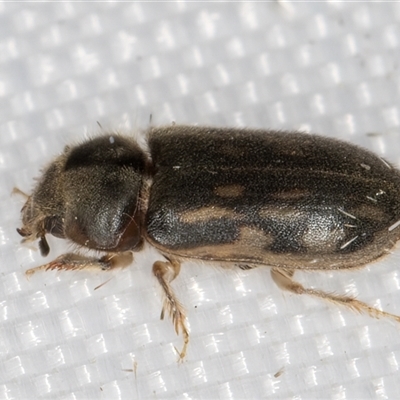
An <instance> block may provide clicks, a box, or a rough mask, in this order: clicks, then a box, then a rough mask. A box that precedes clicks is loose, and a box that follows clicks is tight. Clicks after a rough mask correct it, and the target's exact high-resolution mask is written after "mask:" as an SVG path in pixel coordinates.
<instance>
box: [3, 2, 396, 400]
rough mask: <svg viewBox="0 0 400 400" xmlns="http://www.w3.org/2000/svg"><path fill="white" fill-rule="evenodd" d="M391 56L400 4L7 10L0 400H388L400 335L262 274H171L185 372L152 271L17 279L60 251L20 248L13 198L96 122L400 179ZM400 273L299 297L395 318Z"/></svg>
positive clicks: (379, 273) (139, 264)
mask: <svg viewBox="0 0 400 400" xmlns="http://www.w3.org/2000/svg"><path fill="white" fill-rule="evenodd" d="M399 55H400V4H399V3H367V2H364V3H350V2H349V3H344V2H343V3H334V2H332V3H296V2H279V1H277V2H268V3H267V2H259V3H255V2H254V3H250V2H243V3H207V2H174V3H172V2H171V3H169V2H168V3H139V2H137V3H136V2H135V3H116V2H110V3H93V2H92V3H91V2H84V3H73V2H69V3H63V2H58V3H39V4H33V3H1V4H0V118H1V122H0V168H1V172H0V180H1V185H0V206H1V209H0V212H1V218H0V245H1V247H0V252H1V253H0V254H1V258H0V264H1V270H0V398H1V399H64V400H67V399H68V400H76V399H145V398H152V399H155V398H157V399H240V398H246V399H250V398H254V399H259V398H275V399H291V398H292V399H310V398H327V399H366V398H370V399H393V398H398V397H399V394H400V372H399V368H400V367H399V364H400V326H399V325H398V324H395V323H394V322H391V321H388V320H374V319H372V318H369V317H367V316H362V315H357V314H354V313H352V312H351V311H349V310H346V309H341V308H337V307H335V306H332V305H330V304H326V303H324V302H322V301H317V300H314V299H311V298H308V297H299V296H294V295H291V294H288V293H282V292H281V291H280V290H279V289H277V288H276V286H275V285H274V284H273V282H272V281H271V278H270V275H269V271H268V269H267V268H265V269H258V270H252V271H226V270H222V269H218V268H214V267H207V266H204V265H193V264H185V265H184V267H183V269H182V272H181V274H180V276H179V277H178V278H177V280H176V281H175V282H174V287H175V289H176V292H177V294H178V296H179V298H180V299H181V301H182V303H183V304H184V305H185V307H186V310H187V314H188V321H189V325H190V330H191V342H190V347H189V350H188V354H187V358H186V361H185V362H184V363H183V364H181V365H178V364H177V362H176V354H175V352H174V346H177V347H178V348H179V346H181V343H182V341H181V338H180V337H177V336H176V335H175V333H174V330H173V327H172V324H171V323H170V321H169V320H165V321H160V319H159V315H160V310H161V298H160V291H159V288H158V285H157V282H156V281H155V279H154V278H153V277H152V274H151V265H152V262H153V261H154V260H155V259H156V258H157V255H156V253H155V252H153V251H146V252H144V253H140V254H138V256H137V258H136V261H135V263H134V264H133V265H132V266H131V267H130V268H126V269H124V270H122V271H115V272H112V273H103V274H101V273H91V272H73V273H39V274H36V275H34V276H33V277H32V278H31V279H30V280H27V278H26V277H25V275H24V271H26V270H27V269H28V268H30V267H33V266H37V265H40V264H41V263H43V262H44V261H47V260H50V259H52V258H54V257H56V256H57V255H58V254H61V253H62V252H65V251H67V250H68V249H69V247H68V245H67V244H66V243H65V242H64V241H62V240H56V239H54V240H51V242H50V244H51V248H52V251H51V253H50V255H49V257H48V258H46V259H43V258H42V257H41V256H40V254H39V252H38V251H37V249H36V247H35V246H33V245H31V246H22V245H21V244H20V237H19V236H18V234H17V233H16V231H15V228H17V227H19V226H20V225H21V224H20V219H19V218H20V217H19V210H20V207H21V205H22V204H23V199H22V198H20V197H18V196H13V197H11V195H10V193H11V191H12V189H13V187H14V186H17V187H18V188H20V189H21V190H23V191H26V192H29V191H30V190H31V188H32V186H33V178H34V177H37V176H38V175H39V170H40V168H41V167H42V166H43V165H45V164H46V163H47V162H49V161H50V160H51V158H52V157H53V156H54V155H56V154H58V153H59V152H60V151H61V150H62V148H63V146H64V145H66V144H69V143H71V142H72V143H73V142H74V141H79V140H82V139H83V138H85V137H86V135H87V134H92V133H96V132H98V131H99V130H100V128H99V127H98V126H97V125H96V122H97V121H98V122H99V123H100V124H101V126H102V127H103V129H105V130H107V129H114V130H121V129H123V130H124V131H127V132H130V131H137V130H138V129H139V128H146V126H148V122H149V118H150V115H152V123H153V124H154V125H159V124H169V123H171V122H172V121H175V122H176V123H180V124H182V123H189V124H193V123H196V124H200V125H202V124H204V125H219V126H243V127H261V128H274V129H301V130H307V131H312V132H317V133H321V134H325V135H329V136H333V137H339V138H342V139H345V140H348V141H350V142H353V143H357V144H361V145H363V146H365V147H367V148H369V149H372V150H374V151H375V152H376V153H377V154H379V155H381V156H384V157H386V158H387V159H388V160H390V161H391V162H393V163H394V164H396V165H398V166H400V146H399V145H400V108H399V107H400V74H399V68H400V67H399ZM399 261H400V250H397V251H395V252H394V254H393V255H391V256H390V257H387V258H385V259H383V260H381V261H380V262H377V263H375V264H373V265H371V266H369V267H367V268H365V269H361V270H358V271H352V272H335V273H333V272H328V273H322V272H321V273H313V274H307V275H305V274H299V275H298V278H299V280H301V281H302V282H303V283H304V284H305V285H307V286H314V287H318V288H323V289H325V290H327V291H335V292H339V293H340V292H349V293H351V294H354V295H357V296H358V297H359V298H360V299H362V300H364V301H367V302H368V303H370V304H372V305H375V306H378V307H382V308H383V309H384V310H387V311H390V312H393V313H397V314H400V277H399ZM102 283H105V284H104V285H102V286H101V287H100V288H98V289H97V290H95V288H96V287H97V286H99V285H101V284H102Z"/></svg>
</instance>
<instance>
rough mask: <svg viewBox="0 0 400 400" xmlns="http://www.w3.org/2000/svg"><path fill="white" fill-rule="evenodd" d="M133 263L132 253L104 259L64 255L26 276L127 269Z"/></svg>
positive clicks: (29, 272) (71, 254)
mask: <svg viewBox="0 0 400 400" xmlns="http://www.w3.org/2000/svg"><path fill="white" fill-rule="evenodd" d="M132 262H133V254H132V252H130V251H126V252H122V253H108V254H106V255H105V256H103V257H100V258H97V257H86V256H82V255H80V254H75V253H67V254H62V255H61V256H59V257H57V258H56V259H55V260H53V261H51V262H49V263H47V264H43V265H40V266H39V267H36V268H31V269H28V270H27V271H26V272H25V274H26V275H28V276H30V275H33V274H34V273H35V272H37V271H52V270H57V271H75V270H83V269H93V270H102V271H105V270H110V269H113V268H122V267H126V266H128V265H129V264H131V263H132Z"/></svg>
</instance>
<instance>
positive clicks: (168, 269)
mask: <svg viewBox="0 0 400 400" xmlns="http://www.w3.org/2000/svg"><path fill="white" fill-rule="evenodd" d="M180 269H181V264H180V263H179V262H178V261H175V260H171V261H156V262H155V263H154V264H153V274H154V276H155V277H156V278H157V280H158V282H159V283H160V285H161V287H162V289H163V292H164V295H165V299H164V304H163V308H162V310H161V319H164V315H165V313H167V314H169V316H170V318H171V319H172V323H173V324H174V327H175V332H176V333H177V335H179V334H180V332H182V336H183V348H182V350H181V351H178V350H177V349H175V350H176V352H177V353H178V354H179V358H180V360H183V359H184V358H185V355H186V349H187V345H188V343H189V331H188V329H187V327H186V323H185V321H186V316H185V312H184V309H183V306H182V305H181V304H180V303H179V301H178V299H177V298H176V296H175V294H174V292H173V290H172V288H171V285H170V283H171V282H172V281H173V280H174V279H175V278H176V277H177V275H178V274H179V271H180Z"/></svg>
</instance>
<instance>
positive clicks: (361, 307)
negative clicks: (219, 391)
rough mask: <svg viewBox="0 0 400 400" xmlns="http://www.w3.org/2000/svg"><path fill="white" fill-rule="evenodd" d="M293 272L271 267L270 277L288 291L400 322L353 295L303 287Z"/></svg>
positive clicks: (399, 317) (394, 316) (398, 318)
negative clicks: (294, 278)
mask: <svg viewBox="0 0 400 400" xmlns="http://www.w3.org/2000/svg"><path fill="white" fill-rule="evenodd" d="M293 274H294V271H292V270H286V269H281V268H273V269H272V270H271V276H272V279H273V280H274V282H275V283H276V284H277V285H278V286H279V287H280V288H281V289H284V290H288V291H289V292H292V293H295V294H309V295H311V296H314V297H319V298H321V299H325V300H329V301H332V302H333V303H336V304H339V305H342V306H346V307H349V308H351V309H352V310H355V311H358V312H360V313H366V314H368V315H370V316H371V317H374V318H380V317H387V318H392V319H394V320H395V321H397V322H400V316H398V315H394V314H390V313H388V312H385V311H381V310H378V309H377V308H374V307H371V306H369V305H368V304H366V303H364V302H362V301H359V300H357V299H355V298H354V297H351V296H346V295H336V294H333V293H326V292H324V291H322V290H318V289H310V288H305V287H304V286H303V285H301V284H300V283H298V282H296V281H295V280H293V279H292V277H293Z"/></svg>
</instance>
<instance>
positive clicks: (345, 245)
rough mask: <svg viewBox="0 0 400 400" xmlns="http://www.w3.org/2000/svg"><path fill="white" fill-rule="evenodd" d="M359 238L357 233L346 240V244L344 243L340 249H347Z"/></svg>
mask: <svg viewBox="0 0 400 400" xmlns="http://www.w3.org/2000/svg"><path fill="white" fill-rule="evenodd" d="M357 238H358V235H357V236H354V237H353V239H350V240H349V241H348V242H346V243H345V244H344V245H342V246H341V247H340V250H343V249H345V248H346V247H347V246H348V245H349V244H350V243H353V242H354V241H355V240H356V239H357Z"/></svg>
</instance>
